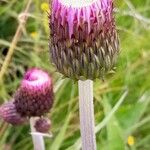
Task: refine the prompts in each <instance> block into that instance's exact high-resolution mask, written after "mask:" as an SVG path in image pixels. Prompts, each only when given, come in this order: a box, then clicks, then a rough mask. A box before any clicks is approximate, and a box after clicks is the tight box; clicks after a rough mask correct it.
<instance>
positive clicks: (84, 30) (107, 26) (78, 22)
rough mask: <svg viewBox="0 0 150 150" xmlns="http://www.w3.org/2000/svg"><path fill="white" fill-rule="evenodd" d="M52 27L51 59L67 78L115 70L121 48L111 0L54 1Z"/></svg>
mask: <svg viewBox="0 0 150 150" xmlns="http://www.w3.org/2000/svg"><path fill="white" fill-rule="evenodd" d="M50 28H51V44H50V54H51V59H52V62H53V63H54V64H55V65H56V67H57V69H58V71H59V72H61V73H62V74H64V75H65V76H66V77H70V78H72V79H75V80H79V79H81V80H82V79H95V78H100V77H102V76H103V75H104V74H105V73H106V72H107V71H109V70H110V69H112V67H113V65H114V64H115V61H116V57H117V55H118V51H119V40H118V36H117V32H116V28H115V21H114V18H113V1H112V0H93V1H91V0H89V1H88V2H87V3H85V2H84V1H82V2H81V3H77V2H75V0H72V1H69V0H53V2H52V15H51V17H50Z"/></svg>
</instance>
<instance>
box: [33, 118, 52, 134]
mask: <svg viewBox="0 0 150 150" xmlns="http://www.w3.org/2000/svg"><path fill="white" fill-rule="evenodd" d="M34 127H35V129H36V131H38V132H42V133H47V132H48V131H49V129H50V127H51V121H50V120H49V119H48V118H40V119H38V120H37V121H36V123H35V126H34Z"/></svg>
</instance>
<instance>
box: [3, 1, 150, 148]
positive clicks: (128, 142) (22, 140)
mask: <svg viewBox="0 0 150 150" xmlns="http://www.w3.org/2000/svg"><path fill="white" fill-rule="evenodd" d="M27 2H28V1H27V0H0V67H1V66H2V64H3V62H4V60H5V58H6V55H7V54H8V53H7V52H8V48H9V46H10V45H11V42H12V39H13V37H14V35H15V32H16V30H17V28H18V24H19V20H20V17H21V16H20V14H21V13H22V12H23V11H24V9H25V7H26V5H27ZM44 2H48V1H44V0H32V3H31V5H30V6H29V11H28V17H29V19H28V21H27V23H26V25H25V26H23V28H22V30H23V34H22V36H21V38H19V41H18V43H17V47H16V48H15V51H14V53H13V57H12V59H11V62H10V63H9V67H8V68H7V70H6V74H5V76H4V80H3V83H1V85H0V103H3V102H6V101H8V100H10V99H11V98H12V95H13V93H14V92H15V90H16V89H17V87H18V86H19V83H20V80H21V79H22V76H23V74H24V72H25V71H26V70H27V69H28V68H31V67H38V68H43V69H45V70H47V71H48V72H49V73H50V74H51V75H52V77H53V81H54V88H55V103H54V106H53V109H52V110H51V112H50V114H49V117H50V118H51V121H52V128H51V132H52V133H53V137H52V138H50V139H48V138H46V139H45V141H46V146H47V149H49V150H58V149H59V150H78V149H79V148H80V133H79V118H78V90H77V84H76V83H73V82H72V81H71V80H69V79H62V76H61V75H60V74H59V73H57V72H55V68H54V67H53V66H52V65H51V63H50V61H49V52H48V51H49V50H48V41H49V29H48V19H47V13H46V11H45V9H46V7H44V8H43V7H42V4H43V3H44ZM115 4H116V9H115V16H116V20H117V29H118V31H119V34H120V41H121V53H120V57H119V60H118V63H117V69H116V73H115V74H111V75H108V77H107V78H106V80H105V82H102V81H100V80H96V81H95V83H94V105H95V120H96V130H97V145H98V150H100V149H101V150H150V107H149V106H150V105H149V102H150V67H149V65H150V1H149V0H116V1H115ZM18 16H20V17H19V19H18ZM29 132H30V129H29V125H25V126H21V127H12V126H11V125H8V124H6V123H4V122H2V120H0V150H3V149H5V150H9V149H12V150H31V149H33V147H32V141H31V136H30V134H29Z"/></svg>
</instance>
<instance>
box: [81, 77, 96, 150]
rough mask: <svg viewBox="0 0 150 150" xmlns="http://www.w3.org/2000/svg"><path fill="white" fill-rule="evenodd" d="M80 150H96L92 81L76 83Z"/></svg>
mask: <svg viewBox="0 0 150 150" xmlns="http://www.w3.org/2000/svg"><path fill="white" fill-rule="evenodd" d="M78 85H79V111H80V131H81V138H82V150H96V138H95V131H94V127H95V124H94V107H93V81H91V80H86V81H80V80H79V82H78Z"/></svg>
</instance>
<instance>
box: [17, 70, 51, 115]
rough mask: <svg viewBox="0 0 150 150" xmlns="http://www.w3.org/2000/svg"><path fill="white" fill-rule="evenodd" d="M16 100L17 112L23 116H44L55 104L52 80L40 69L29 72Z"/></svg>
mask: <svg viewBox="0 0 150 150" xmlns="http://www.w3.org/2000/svg"><path fill="white" fill-rule="evenodd" d="M14 99H15V105H16V109H17V112H18V113H20V114H21V115H22V116H29V117H32V116H42V115H43V114H45V113H47V112H48V111H49V110H50V108H51V107H52V104H53V86H52V80H51V78H50V77H49V76H48V74H47V73H46V72H44V71H42V70H40V69H31V70H29V71H27V73H26V74H25V76H24V79H23V81H22V83H21V86H20V87H19V89H18V90H17V92H16V93H15V95H14Z"/></svg>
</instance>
